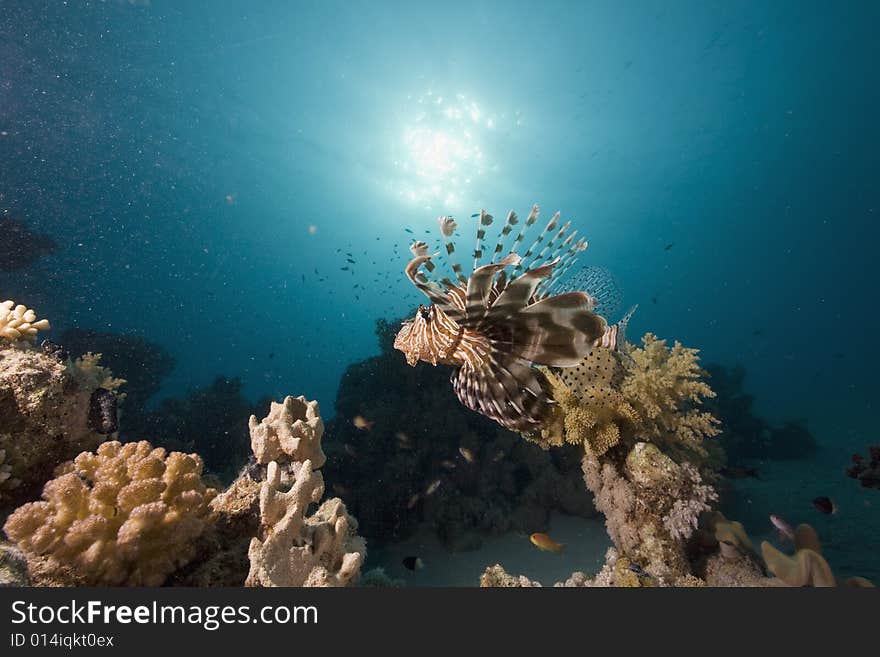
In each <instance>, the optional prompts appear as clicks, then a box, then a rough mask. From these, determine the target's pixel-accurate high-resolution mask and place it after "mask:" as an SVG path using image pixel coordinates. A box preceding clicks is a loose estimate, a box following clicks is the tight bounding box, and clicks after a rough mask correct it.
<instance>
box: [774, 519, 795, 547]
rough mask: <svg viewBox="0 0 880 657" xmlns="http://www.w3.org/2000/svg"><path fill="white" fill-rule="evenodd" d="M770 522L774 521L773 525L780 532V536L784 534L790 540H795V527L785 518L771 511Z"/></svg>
mask: <svg viewBox="0 0 880 657" xmlns="http://www.w3.org/2000/svg"><path fill="white" fill-rule="evenodd" d="M770 522H771V523H773V526H774V527H775V528H776V530H777V531H778V532H779V535H780V536H783V537H785V538H787V539H788V540H790V541H793V540H794V529H792V528H791V525H789V524H788V523H787V522H786V521H785V519H784V518H782V517H780V516H777V515H776V514H773V513H771V514H770Z"/></svg>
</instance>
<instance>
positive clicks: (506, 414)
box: [451, 359, 550, 432]
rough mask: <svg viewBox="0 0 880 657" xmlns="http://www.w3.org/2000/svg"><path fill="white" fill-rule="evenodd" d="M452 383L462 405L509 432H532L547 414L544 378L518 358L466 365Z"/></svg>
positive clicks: (548, 396) (547, 402) (454, 374)
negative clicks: (493, 421) (474, 365)
mask: <svg viewBox="0 0 880 657" xmlns="http://www.w3.org/2000/svg"><path fill="white" fill-rule="evenodd" d="M451 381H452V387H453V390H455V394H456V396H457V397H458V399H459V401H460V402H461V403H462V404H464V405H465V406H466V407H467V408H469V409H471V410H472V411H475V412H477V413H480V414H481V415H485V416H486V417H488V418H490V419H492V420H495V421H496V422H498V423H499V424H500V425H501V426H503V427H505V428H506V429H509V430H511V431H519V432H521V431H530V430H534V429H535V428H537V427H539V426H540V425H541V424H542V423H543V422H544V420H545V418H546V417H547V414H548V412H549V408H550V393H549V392H548V384H547V382H546V379H544V377H543V375H542V374H541V373H540V372H538V371H537V370H535V369H534V368H532V367H531V366H530V365H529V363H527V362H526V361H523V360H521V359H508V360H507V361H506V362H502V361H498V360H496V359H492V360H491V362H489V363H485V364H482V365H479V366H476V367H473V366H471V365H470V364H465V365H464V366H463V367H461V368H460V369H457V370H455V371H454V372H453V374H452V377H451Z"/></svg>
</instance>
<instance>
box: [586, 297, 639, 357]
mask: <svg viewBox="0 0 880 657" xmlns="http://www.w3.org/2000/svg"><path fill="white" fill-rule="evenodd" d="M638 307H639V304H636V305H634V306H633V307H632V308H630V309H629V310H628V311H626V314H625V315H624V316H623V317H621V318H620V321H619V322H617V323H615V324H612V325H611V326H609V327H608V328H607V329H606V330H605V332H604V333H603V334H602V337H601V338H599V340H598V341H597V342H596V346H598V347H606V348H608V349H611V350H612V351H620V350H621V349H622V348H623V346H624V345H625V344H626V326H627V324H629V320H630V319H632V316H633V314H634V313H635V312H636V309H638Z"/></svg>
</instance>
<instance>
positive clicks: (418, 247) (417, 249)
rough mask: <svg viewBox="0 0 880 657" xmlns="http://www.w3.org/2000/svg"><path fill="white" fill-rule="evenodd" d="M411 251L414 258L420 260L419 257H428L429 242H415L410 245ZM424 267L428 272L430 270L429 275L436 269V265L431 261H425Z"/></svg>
mask: <svg viewBox="0 0 880 657" xmlns="http://www.w3.org/2000/svg"><path fill="white" fill-rule="evenodd" d="M409 251H410V253H412V254H413V257H414V258H418V257H419V256H424V255H428V244H427V242H422V241H421V240H417V241H415V242H413V243H412V244H410V247H409ZM424 267H425V269H426V270H428V272H429V273H430V272H433V271H434V268H435V266H434V263H433V262H431V261H430V260H427V261H425V264H424Z"/></svg>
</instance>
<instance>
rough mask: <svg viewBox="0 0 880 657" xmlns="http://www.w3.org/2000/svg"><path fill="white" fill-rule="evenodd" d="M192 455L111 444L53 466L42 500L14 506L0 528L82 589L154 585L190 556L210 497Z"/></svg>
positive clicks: (211, 492) (211, 491) (145, 445)
mask: <svg viewBox="0 0 880 657" xmlns="http://www.w3.org/2000/svg"><path fill="white" fill-rule="evenodd" d="M201 474H202V460H201V458H199V457H198V456H197V455H195V454H181V453H179V452H172V453H170V454H168V455H167V456H166V453H165V450H164V449H161V448H156V449H154V448H153V447H152V446H151V445H150V444H149V443H148V442H146V441H141V442H138V443H128V444H126V445H122V444H120V443H119V442H116V441H112V442H107V443H104V444H103V445H101V446H100V447H99V448H98V450H97V452H96V453H91V452H83V453H81V454H80V455H79V456H77V457H76V459H74V461H72V462H69V463H66V464H64V465H62V466H60V467H59V468H58V470H57V475H58V476H57V478H55V479H53V480H51V481H49V482H48V483H47V484H46V486H45V488H44V489H43V501H40V502H32V503H29V504H25V505H24V506H21V507H19V508H18V509H17V510H16V511H15V512H14V513H13V514H12V515H11V516H9V519H8V520H7V522H6V525H5V526H4V531H5V532H6V534H7V536H9V538H10V539H12V540H13V541H16V542H17V543H18V545H19V547H20V548H21V549H22V550H24V551H25V553H26V554H27V555H28V556H29V558H40V557H45V558H46V560H48V562H49V563H50V565H51V567H54V568H56V570H63V569H64V568H70V567H72V568H73V569H74V570H76V571H77V572H78V574H80V575H82V576H83V577H84V578H85V580H86V582H87V583H89V584H104V585H107V584H110V585H117V584H128V585H135V586H137V585H141V586H158V585H161V584H162V583H163V582H164V581H165V578H166V577H167V576H168V574H169V573H171V572H172V571H173V570H174V569H176V568H178V567H179V566H182V565H184V564H186V563H187V562H188V561H189V560H190V559H191V558H192V556H193V541H194V539H195V538H197V537H198V536H199V535H200V534H201V533H202V531H203V529H204V528H205V527H206V526H207V524H208V523H209V522H210V519H209V507H208V504H209V502H210V501H211V499H212V498H213V497H214V495H215V494H216V491H215V490H214V489H212V488H207V487H206V486H205V484H204V483H203V481H202V478H201Z"/></svg>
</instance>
